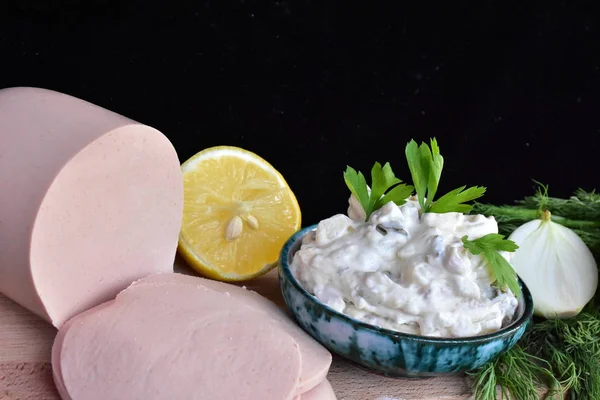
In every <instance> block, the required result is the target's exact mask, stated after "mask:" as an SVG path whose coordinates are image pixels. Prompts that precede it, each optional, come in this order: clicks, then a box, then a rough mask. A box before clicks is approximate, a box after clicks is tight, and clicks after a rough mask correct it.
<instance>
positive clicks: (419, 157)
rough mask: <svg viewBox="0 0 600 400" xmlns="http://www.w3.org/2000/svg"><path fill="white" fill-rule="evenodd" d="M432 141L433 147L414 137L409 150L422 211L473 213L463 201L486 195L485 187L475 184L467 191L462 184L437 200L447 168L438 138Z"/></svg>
mask: <svg viewBox="0 0 600 400" xmlns="http://www.w3.org/2000/svg"><path fill="white" fill-rule="evenodd" d="M430 143H431V148H430V147H429V145H427V143H424V142H423V143H421V145H420V146H418V145H417V142H415V141H414V140H411V141H410V142H409V143H408V144H407V145H406V149H405V154H406V161H407V162H408V168H409V170H410V174H411V176H412V179H413V184H414V185H415V189H416V191H417V198H418V199H419V205H420V206H421V213H427V212H433V213H440V214H441V213H447V212H460V213H466V212H469V211H470V210H471V209H472V208H473V207H472V206H470V205H467V204H463V203H466V202H467V201H471V200H474V199H477V198H479V197H481V196H483V194H484V193H485V188H484V187H481V186H474V187H471V188H468V189H466V190H465V186H462V187H460V188H458V189H454V190H453V191H451V192H449V193H446V194H445V195H444V196H442V197H440V198H439V199H438V200H437V201H434V198H435V195H436V193H437V190H438V185H439V183H440V178H441V176H442V169H443V168H444V157H442V155H441V154H440V148H439V146H438V143H437V140H436V139H435V138H433V139H431V140H430Z"/></svg>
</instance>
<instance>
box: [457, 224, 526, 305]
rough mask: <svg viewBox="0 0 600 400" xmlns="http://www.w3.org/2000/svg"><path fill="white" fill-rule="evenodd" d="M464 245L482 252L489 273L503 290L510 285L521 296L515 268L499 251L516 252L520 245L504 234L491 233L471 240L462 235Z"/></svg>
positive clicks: (474, 251)
mask: <svg viewBox="0 0 600 400" xmlns="http://www.w3.org/2000/svg"><path fill="white" fill-rule="evenodd" d="M462 242H463V246H465V249H467V250H469V251H470V252H471V253H472V254H474V255H478V254H481V255H482V256H483V258H484V259H485V261H486V266H487V268H488V273H489V274H490V276H491V277H492V279H494V280H495V281H496V285H497V286H498V287H499V288H500V289H501V290H506V288H507V287H508V288H509V289H510V291H511V292H513V293H514V294H515V296H521V287H520V286H519V281H518V279H517V273H516V272H515V270H514V268H513V267H512V265H510V263H509V262H508V261H506V259H505V258H504V257H502V255H501V254H500V253H498V252H499V251H507V252H511V253H512V252H514V251H516V250H517V249H518V248H519V246H517V244H516V243H515V242H513V241H512V240H506V239H504V235H500V234H498V233H489V234H487V235H485V236H482V237H480V238H479V239H475V240H469V239H468V238H467V236H466V235H465V236H463V237H462Z"/></svg>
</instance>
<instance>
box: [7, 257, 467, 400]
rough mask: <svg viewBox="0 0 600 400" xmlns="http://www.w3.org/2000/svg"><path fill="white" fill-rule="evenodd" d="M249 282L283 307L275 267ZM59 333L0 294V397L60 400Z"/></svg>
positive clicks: (411, 393) (373, 386)
mask: <svg viewBox="0 0 600 400" xmlns="http://www.w3.org/2000/svg"><path fill="white" fill-rule="evenodd" d="M176 270H177V271H178V272H183V273H186V272H187V273H189V270H188V269H187V268H186V267H184V266H182V265H181V261H178V262H177V263H176ZM245 285H246V287H248V288H249V289H252V290H255V291H257V292H259V293H260V294H262V295H263V296H265V297H267V298H269V299H271V300H273V301H275V302H276V303H277V304H279V305H280V306H282V307H283V306H284V304H283V299H282V297H281V294H280V292H279V287H278V285H277V274H276V271H272V272H270V273H269V274H267V275H265V276H263V277H260V278H257V279H255V280H253V281H250V282H247V283H245ZM55 335H56V330H55V329H54V328H53V327H52V326H51V325H50V324H48V323H46V322H44V321H43V320H41V319H40V318H38V317H36V316H35V315H33V314H31V313H29V312H28V311H27V310H25V309H24V308H22V307H21V306H19V305H17V304H16V303H14V302H12V301H11V300H9V299H7V298H6V297H4V296H2V295H0V399H2V400H59V399H60V398H59V396H58V393H57V392H56V389H55V388H54V383H53V381H52V369H51V365H50V349H51V347H52V341H53V340H54V336H55ZM328 379H329V381H330V382H331V384H332V386H333V389H334V391H335V393H336V395H337V398H338V400H434V399H436V400H437V399H446V400H459V399H460V400H464V399H469V398H471V395H470V391H469V385H468V382H467V380H466V378H463V377H445V378H431V379H420V380H412V379H393V378H386V377H382V376H379V375H375V374H372V373H369V372H367V371H364V370H362V369H360V368H358V367H356V366H354V365H352V364H350V363H348V362H346V361H344V360H342V359H339V358H336V357H334V361H333V364H332V366H331V370H330V373H329V376H328ZM123 400H127V399H123ZM182 400H183V399H182Z"/></svg>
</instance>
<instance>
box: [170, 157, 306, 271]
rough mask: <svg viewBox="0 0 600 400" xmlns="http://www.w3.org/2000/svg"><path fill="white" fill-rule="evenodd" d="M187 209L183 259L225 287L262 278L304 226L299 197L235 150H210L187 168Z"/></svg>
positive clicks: (266, 167) (262, 164)
mask: <svg viewBox="0 0 600 400" xmlns="http://www.w3.org/2000/svg"><path fill="white" fill-rule="evenodd" d="M182 171H183V182H184V209H183V220H182V228H181V233H180V235H179V253H180V254H181V255H182V257H183V258H184V259H185V260H186V262H187V263H188V264H189V265H190V266H191V267H192V268H194V269H195V270H196V271H198V272H199V273H201V274H202V275H205V276H207V277H209V278H212V279H217V280H221V281H242V280H247V279H251V278H254V277H256V276H259V275H262V274H264V273H266V272H268V271H269V270H271V269H272V268H273V267H274V266H275V265H276V263H277V259H278V258H279V252H280V250H281V247H282V246H283V244H284V243H285V241H286V240H287V239H288V238H289V237H290V236H291V235H292V234H294V233H295V232H296V231H298V229H300V225H301V213H300V207H299V205H298V201H297V200H296V196H295V195H294V193H293V192H292V190H291V189H290V187H289V186H288V184H287V182H286V181H285V179H284V178H283V176H282V175H281V174H280V173H279V172H278V171H277V170H276V169H275V168H274V167H273V166H272V165H271V164H269V163H268V162H267V161H265V160H264V159H262V158H261V157H259V156H258V155H256V154H254V153H252V152H250V151H247V150H244V149H241V148H238V147H231V146H217V147H211V148H208V149H205V150H203V151H201V152H199V153H197V154H196V155H194V156H193V157H191V158H190V159H189V160H187V161H186V162H185V163H183V165H182Z"/></svg>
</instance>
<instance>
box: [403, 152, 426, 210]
mask: <svg viewBox="0 0 600 400" xmlns="http://www.w3.org/2000/svg"><path fill="white" fill-rule="evenodd" d="M425 146H427V145H426V144H425V143H423V144H421V147H419V146H418V145H417V142H415V141H414V140H411V141H410V142H409V143H408V144H407V145H406V150H405V154H406V161H407V162H408V168H409V169H410V174H411V176H412V180H413V185H415V190H416V191H417V197H418V199H419V204H420V205H421V208H422V209H424V208H425V194H426V193H427V183H428V182H429V168H430V163H429V162H428V160H427V157H426V156H425V157H424V153H426V150H422V149H424V148H425Z"/></svg>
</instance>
